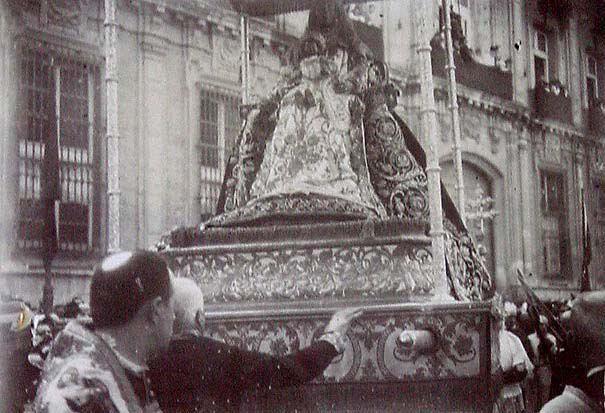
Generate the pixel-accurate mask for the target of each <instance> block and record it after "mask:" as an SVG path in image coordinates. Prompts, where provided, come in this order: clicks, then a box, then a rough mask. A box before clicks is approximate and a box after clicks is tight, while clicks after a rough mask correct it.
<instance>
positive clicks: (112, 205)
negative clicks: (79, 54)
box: [104, 0, 120, 252]
mask: <svg viewBox="0 0 605 413" xmlns="http://www.w3.org/2000/svg"><path fill="white" fill-rule="evenodd" d="M116 9H117V5H116V0H105V23H104V25H105V88H106V91H107V107H106V110H107V201H108V211H107V212H108V214H107V215H108V217H107V218H108V219H107V221H108V225H107V227H108V228H107V244H108V245H107V249H108V251H109V252H115V251H119V250H120V135H119V127H118V55H117V38H118V34H117V22H116Z"/></svg>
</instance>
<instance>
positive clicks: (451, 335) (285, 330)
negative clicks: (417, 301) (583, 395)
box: [207, 312, 488, 383]
mask: <svg viewBox="0 0 605 413" xmlns="http://www.w3.org/2000/svg"><path fill="white" fill-rule="evenodd" d="M486 314H488V313H486ZM482 317H483V316H482V315H480V314H475V315H468V314H463V313H458V314H456V313H453V314H447V313H435V312H428V313H426V314H406V313H394V314H391V315H389V316H378V315H374V316H365V317H364V318H363V319H361V320H359V321H357V322H355V323H354V324H353V325H352V326H351V328H350V330H349V333H348V334H347V336H346V337H345V351H344V353H343V354H341V355H339V356H337V357H336V358H334V360H333V362H332V364H331V365H330V366H329V367H328V368H327V369H326V370H325V372H324V375H323V377H320V378H319V379H317V380H316V382H323V383H347V382H376V381H382V382H387V381H401V380H402V379H403V380H426V379H446V378H454V377H473V376H477V375H478V374H479V372H480V363H481V360H480V354H481V348H480V343H481V342H482V340H481V337H480V334H481V333H480V331H482V329H481V323H482V322H484V321H485V320H484V318H482ZM324 326H325V321H322V320H317V319H304V318H294V319H288V320H281V319H280V320H263V321H238V322H231V321H221V322H217V323H209V325H208V328H207V331H208V334H209V335H210V336H212V337H214V338H216V339H219V340H223V341H225V342H226V343H228V344H231V345H235V346H238V347H240V348H245V349H248V350H253V351H261V352H264V353H269V354H274V355H280V356H281V355H285V354H287V353H290V352H292V351H296V350H298V349H300V348H303V347H306V346H307V345H309V344H310V343H311V342H313V341H314V340H316V339H318V338H319V336H320V335H321V334H322V332H323V328H324ZM405 329H429V330H431V331H433V332H434V333H435V335H436V337H437V339H438V347H437V349H436V351H435V352H434V353H428V354H418V353H415V352H406V351H404V350H402V349H401V348H400V347H399V346H398V345H397V343H396V340H397V337H398V335H399V334H400V333H401V331H403V330H405Z"/></svg>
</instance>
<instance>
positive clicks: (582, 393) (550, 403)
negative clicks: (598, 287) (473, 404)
mask: <svg viewBox="0 0 605 413" xmlns="http://www.w3.org/2000/svg"><path fill="white" fill-rule="evenodd" d="M604 310H605V293H604V292H602V291H599V292H593V293H586V294H582V295H580V296H578V297H576V298H574V297H570V299H569V300H567V301H560V302H553V303H549V304H548V305H546V304H541V305H540V306H539V307H538V306H537V305H536V304H535V303H534V304H533V305H530V304H528V303H527V302H523V303H520V304H519V305H516V304H514V303H512V302H507V303H505V305H504V310H503V312H502V314H501V316H500V318H499V319H498V323H499V324H498V326H499V327H500V331H499V343H500V364H501V368H502V381H503V385H502V388H501V390H500V394H499V397H498V398H497V400H496V403H495V406H494V411H495V412H499V413H500V412H507V413H508V412H512V413H522V412H545V413H555V412H562V413H565V412H602V411H603V406H604V404H603V403H604V395H603V392H604V382H603V379H604V377H603V370H605V366H603V364H605V361H604V360H605V357H603V355H604V354H605V335H604V334H605V333H604V328H605V311H604ZM545 313H546V314H548V315H549V316H550V317H547V316H546V314H545ZM551 320H552V321H551ZM552 322H555V323H556V326H552V325H551V323H552Z"/></svg>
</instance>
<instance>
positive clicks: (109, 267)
mask: <svg viewBox="0 0 605 413" xmlns="http://www.w3.org/2000/svg"><path fill="white" fill-rule="evenodd" d="M171 279H172V277H171V275H170V270H169V269H168V265H167V264H166V261H164V259H163V258H162V257H161V256H160V255H159V254H158V253H156V252H153V251H144V250H137V251H127V252H119V253H116V254H112V255H110V256H108V257H106V258H105V259H104V260H103V261H102V262H101V263H100V264H99V265H97V266H96V267H95V270H94V273H93V277H92V283H91V287H90V312H91V316H92V320H93V326H94V328H95V329H96V330H98V331H99V332H109V333H110V334H111V335H112V336H114V337H116V336H128V337H130V340H131V341H133V342H135V344H136V348H137V352H139V351H141V352H144V353H145V354H146V355H148V356H151V355H153V354H154V353H156V352H158V351H161V350H163V349H164V348H165V347H166V346H167V345H168V343H169V342H170V338H171V336H172V329H173V322H174V309H173V287H172V280H171Z"/></svg>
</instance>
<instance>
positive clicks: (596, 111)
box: [588, 100, 605, 133]
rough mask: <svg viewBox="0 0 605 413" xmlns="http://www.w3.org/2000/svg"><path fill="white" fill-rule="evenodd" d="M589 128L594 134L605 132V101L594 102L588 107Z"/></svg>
mask: <svg viewBox="0 0 605 413" xmlns="http://www.w3.org/2000/svg"><path fill="white" fill-rule="evenodd" d="M588 126H589V128H590V130H591V131H593V132H601V133H602V132H603V131H605V101H603V100H593V101H591V102H590V104H589V106H588Z"/></svg>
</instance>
